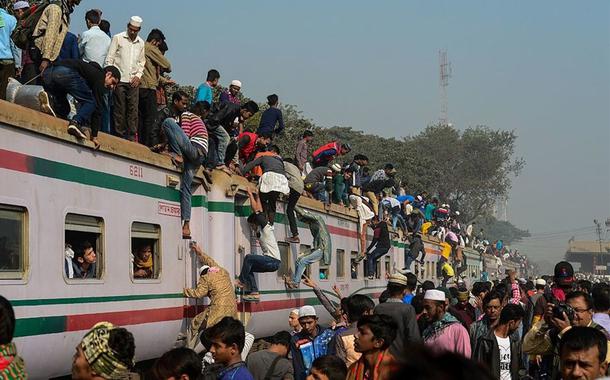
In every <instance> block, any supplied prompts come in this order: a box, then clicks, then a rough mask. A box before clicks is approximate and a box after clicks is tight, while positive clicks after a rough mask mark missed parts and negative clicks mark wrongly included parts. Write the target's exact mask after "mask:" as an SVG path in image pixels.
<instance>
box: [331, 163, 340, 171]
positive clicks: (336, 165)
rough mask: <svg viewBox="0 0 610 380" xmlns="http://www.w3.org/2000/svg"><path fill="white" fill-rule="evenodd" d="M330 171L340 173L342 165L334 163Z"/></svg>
mask: <svg viewBox="0 0 610 380" xmlns="http://www.w3.org/2000/svg"><path fill="white" fill-rule="evenodd" d="M330 169H331V170H332V171H334V172H337V173H338V172H340V171H341V165H339V164H337V163H334V164H332V165H331V166H330Z"/></svg>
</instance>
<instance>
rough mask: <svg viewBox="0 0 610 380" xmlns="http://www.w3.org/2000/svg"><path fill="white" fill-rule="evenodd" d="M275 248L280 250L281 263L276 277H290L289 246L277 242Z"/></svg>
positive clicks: (290, 260) (291, 261)
mask: <svg viewBox="0 0 610 380" xmlns="http://www.w3.org/2000/svg"><path fill="white" fill-rule="evenodd" d="M277 246H278V248H279V249H280V256H281V260H282V263H281V264H280V268H279V269H278V271H277V276H278V277H280V278H281V277H282V276H291V275H292V271H293V268H292V263H293V260H292V257H291V255H290V244H288V243H285V242H283V241H278V242H277Z"/></svg>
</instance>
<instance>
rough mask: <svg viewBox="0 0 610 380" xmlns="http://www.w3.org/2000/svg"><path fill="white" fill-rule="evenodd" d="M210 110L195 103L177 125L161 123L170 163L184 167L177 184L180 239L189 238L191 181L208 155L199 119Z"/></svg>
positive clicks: (203, 128)
mask: <svg viewBox="0 0 610 380" xmlns="http://www.w3.org/2000/svg"><path fill="white" fill-rule="evenodd" d="M209 110H210V105H209V104H208V102H205V101H204V102H197V103H195V105H194V106H193V113H191V112H184V113H182V114H181V115H180V125H178V123H176V121H175V120H174V119H172V118H167V119H165V121H164V122H163V125H162V126H163V131H164V133H165V137H166V138H167V142H168V145H169V148H170V156H171V158H172V162H173V163H174V164H175V165H176V166H178V167H180V166H184V170H183V171H182V176H181V181H180V215H181V216H182V221H183V224H182V238H183V239H190V238H191V229H190V220H191V198H192V196H193V190H192V188H191V186H192V184H193V177H194V176H195V173H196V172H197V170H198V169H199V167H200V166H201V165H202V164H203V163H204V162H205V160H206V157H207V154H208V132H207V130H206V128H205V125H204V124H203V120H202V118H201V117H200V116H198V115H201V116H202V117H205V116H206V115H207V114H208V112H209Z"/></svg>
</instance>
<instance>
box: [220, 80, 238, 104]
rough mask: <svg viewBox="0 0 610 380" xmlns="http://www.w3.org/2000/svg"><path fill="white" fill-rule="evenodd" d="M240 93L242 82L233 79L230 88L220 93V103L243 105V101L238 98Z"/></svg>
mask: <svg viewBox="0 0 610 380" xmlns="http://www.w3.org/2000/svg"><path fill="white" fill-rule="evenodd" d="M240 91H241V81H238V80H237V79H233V80H232V81H231V84H230V85H229V88H228V89H227V90H225V91H223V92H221V93H220V96H219V101H220V102H221V103H223V102H229V103H233V104H239V105H241V101H240V100H239V96H238V95H239V92H240Z"/></svg>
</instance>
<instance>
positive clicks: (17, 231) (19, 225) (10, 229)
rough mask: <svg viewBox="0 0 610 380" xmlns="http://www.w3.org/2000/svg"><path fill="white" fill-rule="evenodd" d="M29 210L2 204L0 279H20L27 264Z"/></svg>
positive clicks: (0, 209) (0, 211)
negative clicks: (27, 221)
mask: <svg viewBox="0 0 610 380" xmlns="http://www.w3.org/2000/svg"><path fill="white" fill-rule="evenodd" d="M26 220H27V210H26V209H25V208H23V207H14V206H8V205H0V279H5V280H20V279H22V278H23V277H24V275H25V269H26V266H27V254H26V252H27V250H26V245H27V238H26V231H27V228H26Z"/></svg>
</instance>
